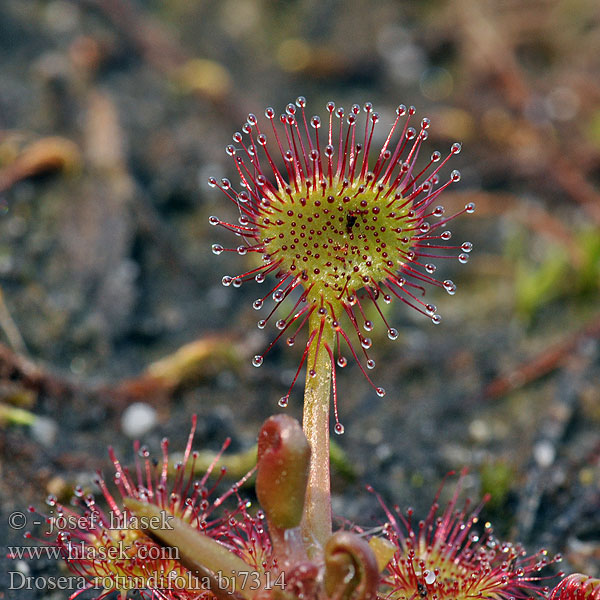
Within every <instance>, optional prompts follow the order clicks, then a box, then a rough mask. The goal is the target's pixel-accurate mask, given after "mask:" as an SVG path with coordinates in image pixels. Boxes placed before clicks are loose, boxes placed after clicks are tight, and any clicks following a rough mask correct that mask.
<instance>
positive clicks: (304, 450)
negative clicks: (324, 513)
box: [256, 415, 310, 529]
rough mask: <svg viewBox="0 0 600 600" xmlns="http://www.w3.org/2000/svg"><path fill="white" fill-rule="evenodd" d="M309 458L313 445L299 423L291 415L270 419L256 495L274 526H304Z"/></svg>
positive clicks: (262, 443)
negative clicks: (303, 516)
mask: <svg viewBox="0 0 600 600" xmlns="http://www.w3.org/2000/svg"><path fill="white" fill-rule="evenodd" d="M309 458H310V446H309V445H308V442H307V440H306V437H305V436H304V433H303V432H302V428H301V427H300V424H299V423H298V421H296V420H295V419H292V418H291V417H288V416H287V415H275V416H273V417H270V418H269V419H267V421H266V422H265V424H264V425H263V426H262V429H261V430H260V433H259V435H258V472H257V476H256V495H257V496H258V500H259V502H260V504H261V506H262V507H263V509H264V511H265V513H266V515H267V519H268V521H269V525H270V526H271V527H277V528H279V529H292V528H294V527H297V526H298V525H299V524H300V520H301V518H302V510H303V508H304V496H305V493H306V484H307V481H308V463H309Z"/></svg>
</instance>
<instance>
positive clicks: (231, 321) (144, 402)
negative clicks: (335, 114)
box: [0, 0, 600, 598]
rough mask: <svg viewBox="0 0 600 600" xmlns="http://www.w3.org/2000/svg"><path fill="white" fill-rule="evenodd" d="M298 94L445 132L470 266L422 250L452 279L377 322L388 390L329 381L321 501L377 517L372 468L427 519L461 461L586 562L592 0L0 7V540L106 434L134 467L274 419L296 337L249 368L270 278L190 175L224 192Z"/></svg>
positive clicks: (512, 524)
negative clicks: (251, 125)
mask: <svg viewBox="0 0 600 600" xmlns="http://www.w3.org/2000/svg"><path fill="white" fill-rule="evenodd" d="M299 95H303V96H305V97H306V98H307V101H308V106H307V110H308V113H309V114H321V115H324V113H325V103H326V102H327V101H329V100H334V101H335V102H336V104H337V105H338V106H339V105H341V106H345V107H346V108H348V107H349V106H350V105H351V104H352V103H358V104H361V105H362V104H363V103H364V102H366V101H370V102H372V103H373V104H374V107H375V109H376V110H377V111H379V113H380V114H381V115H382V122H381V124H380V125H379V129H378V133H379V135H380V136H381V137H382V139H383V137H384V136H385V134H386V133H387V130H386V128H385V124H387V123H390V122H391V121H392V120H393V115H394V114H395V113H394V110H395V108H396V106H397V105H398V104H400V103H404V104H406V105H411V104H412V105H415V106H416V107H417V109H418V113H417V115H418V117H419V118H421V117H423V116H428V117H429V118H430V119H431V121H432V125H431V128H430V136H429V140H428V144H429V148H430V149H431V150H434V149H440V150H441V151H442V152H446V151H447V150H448V149H449V147H450V144H451V143H452V142H454V141H461V142H462V143H463V151H462V153H461V154H460V155H458V156H457V157H456V158H455V159H453V161H452V165H451V168H458V169H460V171H461V173H462V180H461V182H460V184H458V185H455V186H452V191H450V192H448V193H445V196H444V204H445V205H446V207H447V210H453V209H455V210H456V209H460V208H462V207H463V206H464V204H466V203H467V202H475V203H476V204H477V212H476V213H475V214H474V215H471V216H468V217H463V218H461V219H459V220H457V221H456V222H455V224H454V225H453V227H452V230H453V233H454V239H455V240H458V241H459V243H460V242H462V241H463V240H465V239H466V240H470V241H472V242H473V244H474V247H475V250H474V252H473V253H472V256H471V261H470V263H469V265H467V266H464V265H460V264H459V263H458V262H457V261H442V263H443V264H440V265H439V267H440V272H441V273H442V278H445V277H451V278H452V279H453V280H454V281H455V282H456V283H457V285H458V292H457V294H456V295H455V296H453V297H450V296H448V295H446V294H442V292H437V291H436V290H429V291H428V299H429V301H431V302H433V303H435V304H436V305H437V307H438V311H439V312H440V313H441V314H442V316H443V323H442V324H441V325H440V326H438V327H433V326H432V324H431V322H430V321H429V320H428V319H425V318H422V317H421V316H420V315H419V314H418V313H416V311H411V310H410V309H408V308H407V307H405V306H399V305H398V304H400V303H397V304H396V306H394V307H393V311H392V313H391V315H390V318H391V320H392V322H393V324H394V326H395V327H397V328H398V329H399V331H400V337H399V339H398V340H397V341H396V342H393V343H392V342H390V341H389V340H388V339H387V335H386V329H385V328H384V327H376V328H375V330H374V331H373V338H374V351H373V356H374V358H375V359H376V360H377V367H376V368H375V370H374V371H373V375H374V380H375V381H376V383H377V384H378V385H383V386H384V387H385V388H386V390H387V392H388V393H387V395H386V397H385V398H383V399H380V398H378V397H377V396H376V395H375V394H374V393H373V391H372V390H371V388H370V387H369V386H368V384H367V383H366V381H364V379H363V378H362V375H361V374H360V372H359V370H358V368H357V367H356V365H350V366H349V367H348V368H347V369H345V370H344V371H343V372H342V373H340V374H339V381H338V386H339V390H340V391H339V394H340V418H341V420H342V422H343V423H344V425H345V430H346V433H345V434H344V435H343V436H341V437H339V438H336V441H337V442H338V444H339V446H340V454H341V456H340V458H339V460H338V461H337V463H336V466H335V468H334V509H335V511H336V513H337V514H339V515H343V516H344V517H345V518H347V519H350V520H351V521H352V520H359V522H360V523H361V524H362V525H365V526H369V525H372V524H373V525H374V524H376V523H377V522H378V521H381V520H382V519H383V515H382V514H380V513H379V512H378V509H377V506H376V502H375V501H374V498H373V497H372V496H371V495H370V494H368V493H367V492H366V491H364V485H365V484H367V483H368V484H371V485H373V487H375V489H376V490H377V491H379V492H380V493H381V494H382V495H383V496H384V498H385V499H386V501H388V502H389V503H390V504H395V503H397V504H399V505H400V507H402V508H405V507H407V506H409V505H412V506H414V508H415V510H416V512H417V514H420V515H424V514H426V512H427V510H428V508H429V506H430V504H431V500H432V498H433V495H434V493H435V490H436V489H437V487H438V486H439V484H440V481H441V480H442V478H443V476H444V475H445V474H446V473H448V472H449V471H451V470H459V469H460V468H462V467H463V466H465V465H466V466H468V467H469V475H468V476H467V478H466V479H465V486H464V487H465V488H466V490H465V494H466V495H468V496H471V497H473V498H474V499H477V498H478V497H480V495H481V494H483V493H486V492H490V493H491V494H492V500H491V501H490V502H489V503H488V505H487V506H486V508H485V509H484V519H490V520H492V521H493V523H494V524H495V530H496V533H497V534H498V536H500V537H505V538H508V539H511V540H512V541H516V540H520V541H522V542H524V543H525V545H526V547H527V548H528V549H530V550H537V549H538V548H539V547H541V546H545V547H547V548H548V549H549V550H550V551H551V552H561V553H562V554H563V555H564V557H565V561H564V562H563V565H561V568H563V569H564V570H566V571H570V570H577V571H583V572H587V573H588V574H590V575H596V576H597V575H598V574H599V573H600V569H599V567H598V565H599V564H600V516H599V515H600V488H599V480H600V466H599V457H600V435H599V432H600V385H599V382H600V348H599V346H598V338H599V336H600V309H599V306H600V303H599V300H600V191H599V189H598V183H599V181H600V11H599V10H598V3H597V1H596V0H531V1H529V2H525V3H524V2H521V1H518V0H502V1H501V2H492V1H485V0H456V1H453V2H450V1H448V2H442V1H433V0H431V1H425V0H424V1H420V2H397V1H394V0H378V1H376V2H366V1H364V0H350V1H347V2H342V1H332V0H285V1H283V0H282V1H276V0H262V1H261V0H218V1H217V0H212V1H209V0H205V1H201V0H146V1H142V0H79V1H76V0H3V1H2V2H1V3H0V210H1V216H0V452H1V456H2V464H1V467H0V468H1V481H0V509H1V512H2V515H0V532H2V535H1V537H2V538H3V539H6V540H8V541H7V542H6V543H7V544H13V545H14V544H18V543H20V540H22V533H23V532H22V531H17V530H14V529H11V528H9V527H7V517H6V515H8V514H10V513H11V511H15V510H21V509H23V508H24V507H27V506H28V505H29V504H34V505H36V506H37V507H40V509H42V510H43V505H44V499H45V497H46V496H47V495H48V494H49V493H53V494H56V495H57V496H58V497H59V498H61V499H62V500H63V501H65V502H68V499H69V497H70V495H71V490H72V488H73V486H74V485H77V484H80V485H83V486H84V487H85V488H86V489H90V490H91V489H92V487H93V486H92V484H91V478H92V476H93V474H94V472H95V471H96V470H98V469H100V470H103V471H104V472H105V473H106V474H109V473H110V471H111V469H110V464H109V461H108V457H107V456H106V446H107V445H108V444H112V445H113V446H115V447H116V449H117V451H118V453H119V454H120V456H121V457H122V458H123V462H125V463H129V462H131V460H132V450H131V442H132V439H135V438H141V439H143V440H144V441H145V442H147V443H148V446H149V447H150V448H152V449H154V451H155V452H156V453H158V448H159V441H160V439H161V438H162V437H163V436H164V435H168V436H169V437H170V439H171V447H172V448H182V446H183V444H184V439H185V437H186V435H187V431H188V428H189V426H190V416H191V415H192V414H193V413H195V412H196V413H198V414H199V427H198V434H197V446H198V447H203V448H209V449H213V450H218V449H219V448H220V446H221V444H222V443H223V441H224V439H225V438H226V437H227V436H231V437H232V439H233V441H232V446H231V450H232V451H233V452H243V451H244V450H247V449H248V448H251V447H252V444H253V443H254V441H255V437H256V433H257V431H258V428H259V426H260V423H261V422H262V420H263V419H264V418H266V417H267V416H268V415H270V414H272V413H274V412H277V411H279V410H281V409H279V408H278V407H277V399H278V398H279V397H280V396H281V395H283V394H284V393H285V392H286V390H287V388H288V386H289V383H290V381H291V379H292V377H293V374H294V371H295V369H296V366H297V363H298V360H299V356H300V352H301V349H300V348H294V349H293V350H290V349H288V348H285V349H281V348H279V347H277V348H276V349H275V350H274V351H273V352H272V353H270V354H269V356H268V357H267V358H266V359H265V362H264V365H263V366H262V367H261V369H255V368H253V367H252V366H251V365H250V361H249V357H250V356H252V355H253V354H255V353H256V352H257V351H259V350H260V349H261V348H265V347H266V346H267V345H268V342H269V341H270V339H271V338H272V337H274V335H275V334H274V330H269V329H268V328H267V329H266V330H264V331H259V330H258V329H257V328H256V319H257V318H258V316H257V313H256V312H255V311H254V310H253V309H252V306H251V304H252V300H254V299H255V298H256V297H258V296H259V295H261V294H260V292H261V291H262V288H260V289H259V288H258V287H257V286H256V285H255V284H253V283H248V284H244V285H243V286H242V288H241V289H239V290H233V289H231V288H224V287H223V286H222V285H221V277H222V276H223V275H224V274H234V273H241V272H243V271H245V270H246V267H247V264H248V263H247V262H244V260H243V259H240V258H239V257H237V256H229V255H228V253H224V255H221V256H219V257H216V256H214V255H213V254H212V253H211V251H210V246H211V244H212V243H214V242H220V243H223V244H224V245H227V246H228V245H231V243H232V242H231V239H230V238H228V237H227V236H226V235H224V232H222V231H218V230H216V229H214V228H209V225H208V217H209V215H213V214H216V215H218V216H219V217H222V218H224V219H225V218H226V217H228V216H232V215H233V214H234V212H233V208H232V206H229V204H228V201H227V200H226V198H225V197H224V196H223V195H221V194H219V193H218V192H217V191H215V190H211V189H209V188H208V186H207V185H206V180H207V178H208V177H209V176H216V177H223V176H229V177H232V179H234V180H235V178H234V172H233V164H232V163H231V162H230V160H229V159H228V157H227V156H226V154H225V152H224V147H225V145H227V144H229V143H230V142H231V135H232V133H233V132H234V131H237V130H239V129H240V128H241V126H242V124H243V123H244V121H245V118H246V116H247V114H248V112H253V113H256V114H257V115H259V116H260V115H262V113H263V111H264V108H265V107H266V106H273V107H275V109H276V111H283V110H284V108H285V106H286V104H287V103H288V102H290V101H294V100H295V98H296V97H297V96H299ZM426 154H427V153H426ZM209 229H210V230H209ZM299 351H300V352H299ZM301 400H302V384H300V385H297V387H296V388H295V391H294V393H293V395H292V397H291V399H290V406H289V408H288V409H287V412H288V414H291V415H293V416H296V417H300V415H301ZM237 476H239V474H237V475H236V474H234V477H237ZM452 487H453V486H452V484H448V485H447V489H446V493H447V494H449V493H450V492H451V491H452ZM246 493H247V495H249V496H250V497H251V496H252V493H253V492H252V489H251V488H250V489H248V490H247V492H246ZM365 515H367V517H366V522H365ZM0 561H1V562H3V565H2V573H0V589H3V588H4V587H5V586H3V585H1V584H2V578H3V577H5V572H6V571H8V570H11V569H12V570H14V561H5V560H4V551H3V552H2V556H1V557H0ZM20 563H23V561H20ZM19 568H20V569H22V570H28V573H29V574H34V575H38V574H52V573H54V574H56V573H58V572H60V567H59V566H58V565H56V564H52V563H50V562H48V561H29V562H27V563H26V564H20V565H19ZM7 594H8V595H6V596H5V597H8V598H10V597H11V596H10V592H7ZM63 596H64V594H63ZM63 596H61V595H58V596H56V597H57V598H58V597H63ZM0 597H2V592H0ZM15 597H17V596H15ZM18 597H19V598H36V597H40V598H41V597H44V598H48V597H51V596H49V595H47V594H46V593H45V592H42V591H37V592H36V591H22V592H19V595H18Z"/></svg>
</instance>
